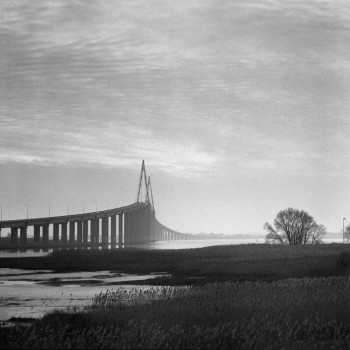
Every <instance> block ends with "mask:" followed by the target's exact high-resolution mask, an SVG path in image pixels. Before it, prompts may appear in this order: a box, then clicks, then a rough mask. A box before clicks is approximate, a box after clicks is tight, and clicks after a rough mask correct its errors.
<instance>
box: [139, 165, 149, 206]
mask: <svg viewBox="0 0 350 350" xmlns="http://www.w3.org/2000/svg"><path fill="white" fill-rule="evenodd" d="M142 179H144V184H145V191H146V198H145V203H149V191H148V183H147V175H146V167H145V161H144V160H143V161H142V166H141V173H140V180H139V190H138V192H137V200H136V202H137V203H139V202H140V196H141V190H142ZM141 202H142V199H141Z"/></svg>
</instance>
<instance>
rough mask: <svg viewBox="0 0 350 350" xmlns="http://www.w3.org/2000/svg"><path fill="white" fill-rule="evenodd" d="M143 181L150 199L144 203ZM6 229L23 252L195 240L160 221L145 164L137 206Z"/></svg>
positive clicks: (11, 224) (7, 224)
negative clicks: (25, 248) (157, 216)
mask: <svg viewBox="0 0 350 350" xmlns="http://www.w3.org/2000/svg"><path fill="white" fill-rule="evenodd" d="M143 179H144V183H145V188H146V199H145V200H144V201H140V190H141V186H142V180H143ZM29 226H33V232H34V235H33V240H32V242H31V243H30V244H29V242H28V237H27V231H28V227H29ZM50 226H51V227H50ZM4 228H10V229H11V239H10V246H11V247H21V248H24V247H29V245H33V246H34V247H67V246H68V247H69V246H70V247H73V246H74V247H76V246H102V247H106V246H107V247H108V246H109V245H111V246H118V247H121V246H132V245H137V244H142V243H147V242H154V241H170V240H182V239H191V236H192V235H189V234H183V233H180V232H177V231H174V230H172V229H170V228H168V227H166V226H164V225H162V224H161V223H160V222H159V221H158V220H157V219H156V217H155V209H154V203H153V194H152V188H151V182H150V178H148V181H147V177H146V170H145V164H144V161H143V162H142V168H141V175H140V182H139V191H138V196H137V201H136V202H135V203H134V204H131V205H127V206H123V207H120V208H114V209H108V210H102V211H95V212H89V213H82V214H73V215H63V216H52V217H42V218H31V219H19V220H6V221H1V222H0V232H1V230H2V229H4ZM49 232H51V233H52V234H51V235H50V234H49ZM0 248H1V247H0Z"/></svg>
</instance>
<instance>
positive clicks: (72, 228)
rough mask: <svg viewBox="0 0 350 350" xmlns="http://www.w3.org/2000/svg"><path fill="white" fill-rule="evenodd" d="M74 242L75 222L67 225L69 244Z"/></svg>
mask: <svg viewBox="0 0 350 350" xmlns="http://www.w3.org/2000/svg"><path fill="white" fill-rule="evenodd" d="M74 242H75V221H71V222H70V223H69V243H74Z"/></svg>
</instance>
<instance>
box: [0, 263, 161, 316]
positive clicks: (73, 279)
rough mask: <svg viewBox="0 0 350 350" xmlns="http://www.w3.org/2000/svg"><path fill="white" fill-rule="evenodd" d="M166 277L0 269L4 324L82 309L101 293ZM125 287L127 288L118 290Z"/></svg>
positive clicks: (131, 287) (1, 309)
mask: <svg viewBox="0 0 350 350" xmlns="http://www.w3.org/2000/svg"><path fill="white" fill-rule="evenodd" d="M158 276H164V275H162V274H159V273H157V274H149V275H131V274H121V273H115V272H111V271H95V272H71V273H54V272H53V271H48V270H20V269H7V268H2V269H0V290H1V295H0V322H2V323H4V322H5V321H8V320H10V319H11V318H12V317H25V318H39V317H42V316H44V314H45V313H47V312H50V311H53V310H59V309H74V310H76V309H81V308H84V307H86V306H88V305H89V304H91V301H92V299H93V297H94V296H95V295H96V294H99V293H100V292H105V291H107V290H112V289H115V288H123V289H128V290H130V289H134V288H142V289H147V288H150V287H147V286H138V287H135V286H133V285H130V282H131V281H140V280H145V279H150V278H155V277H158ZM116 283H123V286H116V285H115V284H116Z"/></svg>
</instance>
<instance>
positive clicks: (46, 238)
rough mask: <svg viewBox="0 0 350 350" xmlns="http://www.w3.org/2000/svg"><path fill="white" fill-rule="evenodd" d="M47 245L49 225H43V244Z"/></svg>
mask: <svg viewBox="0 0 350 350" xmlns="http://www.w3.org/2000/svg"><path fill="white" fill-rule="evenodd" d="M48 243H49V225H48V224H46V225H43V244H46V245H47V244H48Z"/></svg>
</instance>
